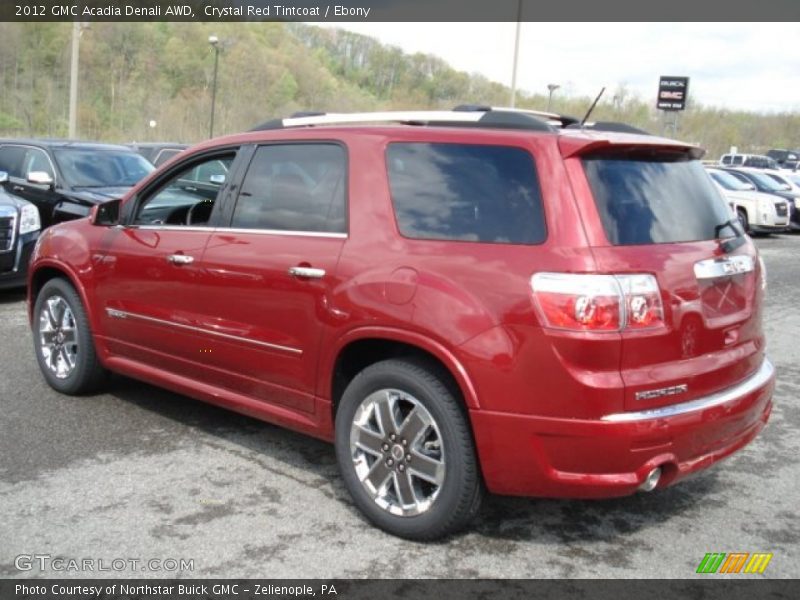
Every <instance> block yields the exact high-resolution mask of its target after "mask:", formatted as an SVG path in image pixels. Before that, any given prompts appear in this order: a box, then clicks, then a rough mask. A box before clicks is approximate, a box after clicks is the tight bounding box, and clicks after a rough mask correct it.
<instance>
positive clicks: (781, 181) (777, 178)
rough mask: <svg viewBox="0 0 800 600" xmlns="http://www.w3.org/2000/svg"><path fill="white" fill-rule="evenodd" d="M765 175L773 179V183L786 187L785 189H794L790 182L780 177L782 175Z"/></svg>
mask: <svg viewBox="0 0 800 600" xmlns="http://www.w3.org/2000/svg"><path fill="white" fill-rule="evenodd" d="M764 174H765V175H766V176H767V177H769V178H770V179H772V180H773V181H775V182H777V183H778V185H782V186H784V188H785V187H787V186H788V187H789V188H791V187H792V186H791V185H790V183H789V181H788V180H786V179H784V178H783V177H782V176H780V175H775V174H774V173H764Z"/></svg>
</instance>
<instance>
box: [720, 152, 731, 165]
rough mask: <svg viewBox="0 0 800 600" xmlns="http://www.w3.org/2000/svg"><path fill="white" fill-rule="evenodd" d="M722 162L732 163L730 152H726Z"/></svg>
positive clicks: (724, 163)
mask: <svg viewBox="0 0 800 600" xmlns="http://www.w3.org/2000/svg"><path fill="white" fill-rule="evenodd" d="M722 164H723V165H729V164H731V155H730V154H726V155H725V156H723V157H722Z"/></svg>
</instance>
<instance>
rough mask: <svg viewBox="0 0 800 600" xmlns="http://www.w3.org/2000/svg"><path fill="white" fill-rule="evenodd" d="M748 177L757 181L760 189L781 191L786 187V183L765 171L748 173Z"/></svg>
mask: <svg viewBox="0 0 800 600" xmlns="http://www.w3.org/2000/svg"><path fill="white" fill-rule="evenodd" d="M747 177H749V178H750V179H752V180H753V181H755V182H756V183H757V184H758V186H759V188H760V189H764V190H767V191H769V192H780V191H783V190H785V189H786V186H785V185H784V184H782V183H778V182H777V181H775V180H774V179H773V178H772V177H768V176H767V175H764V174H763V173H747Z"/></svg>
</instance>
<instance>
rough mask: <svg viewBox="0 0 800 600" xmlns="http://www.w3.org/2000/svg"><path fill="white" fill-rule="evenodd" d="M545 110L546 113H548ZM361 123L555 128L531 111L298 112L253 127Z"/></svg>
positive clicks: (276, 127)
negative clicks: (285, 117)
mask: <svg viewBox="0 0 800 600" xmlns="http://www.w3.org/2000/svg"><path fill="white" fill-rule="evenodd" d="M545 114H546V113H545ZM362 123H403V124H406V125H421V126H439V127H443V126H444V127H476V128H483V127H486V128H495V129H520V130H527V131H553V130H554V128H553V126H552V124H551V123H549V122H547V121H545V120H544V118H543V117H542V115H537V114H533V112H532V111H530V112H526V111H510V110H490V111H461V110H459V111H456V110H451V111H448V110H426V111H387V112H368V113H317V112H302V113H295V114H293V115H292V116H291V117H289V118H287V119H272V120H270V121H266V122H264V123H261V124H260V125H256V126H255V127H254V128H253V129H251V130H250V131H263V130H268V129H284V128H289V127H313V126H317V125H350V124H362Z"/></svg>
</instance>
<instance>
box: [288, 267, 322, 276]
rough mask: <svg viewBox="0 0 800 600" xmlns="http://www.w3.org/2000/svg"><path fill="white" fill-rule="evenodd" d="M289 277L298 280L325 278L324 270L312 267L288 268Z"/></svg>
mask: <svg viewBox="0 0 800 600" xmlns="http://www.w3.org/2000/svg"><path fill="white" fill-rule="evenodd" d="M289 275H291V276H292V277H297V278H300V279H322V278H323V277H325V269H315V268H314V267H290V268H289Z"/></svg>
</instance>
